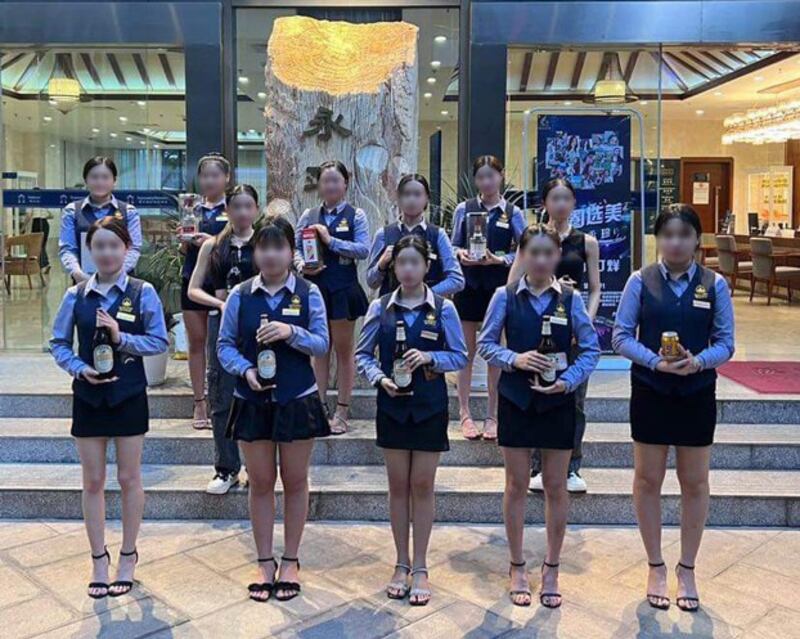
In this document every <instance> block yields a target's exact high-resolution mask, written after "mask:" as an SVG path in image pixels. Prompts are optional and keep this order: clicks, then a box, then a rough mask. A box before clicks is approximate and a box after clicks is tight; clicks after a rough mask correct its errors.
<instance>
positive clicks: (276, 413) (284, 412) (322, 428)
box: [226, 391, 331, 443]
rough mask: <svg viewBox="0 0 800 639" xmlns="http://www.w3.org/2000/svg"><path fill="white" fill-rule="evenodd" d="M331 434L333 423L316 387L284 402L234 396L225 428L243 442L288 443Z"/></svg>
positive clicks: (230, 435)
mask: <svg viewBox="0 0 800 639" xmlns="http://www.w3.org/2000/svg"><path fill="white" fill-rule="evenodd" d="M330 434H331V428H330V424H329V423H328V418H327V417H326V415H325V409H324V408H323V406H322V402H321V401H320V399H319V395H318V394H317V392H316V391H315V392H313V393H311V394H310V395H306V396H305V397H300V398H299V399H294V400H292V401H290V402H288V403H287V404H284V405H283V406H281V405H280V404H278V402H253V401H250V400H247V399H242V398H241V397H234V398H233V404H232V406H231V412H230V415H229V417H228V427H227V430H226V436H227V437H228V438H229V439H235V440H237V441H244V442H255V441H262V440H267V441H273V442H280V443H287V442H293V441H296V440H303V439H312V438H315V437H327V436H328V435H330Z"/></svg>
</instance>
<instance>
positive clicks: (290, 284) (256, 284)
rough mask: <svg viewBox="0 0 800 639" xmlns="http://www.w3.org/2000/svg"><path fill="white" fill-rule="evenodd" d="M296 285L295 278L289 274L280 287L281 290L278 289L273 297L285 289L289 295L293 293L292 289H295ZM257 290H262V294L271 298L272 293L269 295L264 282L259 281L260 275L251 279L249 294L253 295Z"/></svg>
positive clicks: (292, 274)
mask: <svg viewBox="0 0 800 639" xmlns="http://www.w3.org/2000/svg"><path fill="white" fill-rule="evenodd" d="M296 283H297V279H296V278H295V276H294V273H289V277H287V278H286V281H285V282H284V283H283V286H282V287H281V288H279V289H278V290H277V291H276V292H275V295H277V294H278V293H279V292H280V291H282V290H283V289H286V290H287V291H289V293H294V287H295V284H296ZM258 289H261V290H262V291H264V292H265V293H266V294H267V295H270V296H272V293H270V292H269V291H268V290H267V287H266V285H265V284H264V281H263V280H262V279H261V275H260V274H259V275H256V276H255V277H254V278H253V283H252V285H251V286H250V292H251V293H255V292H256V291H257V290H258Z"/></svg>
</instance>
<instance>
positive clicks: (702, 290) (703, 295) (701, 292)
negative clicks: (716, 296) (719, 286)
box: [694, 284, 708, 300]
mask: <svg viewBox="0 0 800 639" xmlns="http://www.w3.org/2000/svg"><path fill="white" fill-rule="evenodd" d="M694 299H696V300H707V299H708V291H707V290H706V287H705V286H703V285H702V284H698V285H697V288H695V289H694Z"/></svg>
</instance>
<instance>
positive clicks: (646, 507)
mask: <svg viewBox="0 0 800 639" xmlns="http://www.w3.org/2000/svg"><path fill="white" fill-rule="evenodd" d="M668 450H669V449H668V447H667V446H659V445H655V444H642V443H639V442H634V443H633V464H634V478H633V505H634V507H635V508H636V519H637V521H638V522H639V534H640V535H641V536H642V542H643V543H644V549H645V552H646V553H647V561H648V563H649V564H650V571H649V575H648V578H647V593H648V597H647V599H648V601H649V602H650V603H651V605H653V606H656V607H664V606H667V605H669V599H668V598H667V569H666V566H664V565H663V563H664V560H663V558H662V556H661V485H662V484H663V483H664V474H665V473H666V470H667V452H668Z"/></svg>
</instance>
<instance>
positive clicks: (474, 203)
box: [464, 197, 481, 213]
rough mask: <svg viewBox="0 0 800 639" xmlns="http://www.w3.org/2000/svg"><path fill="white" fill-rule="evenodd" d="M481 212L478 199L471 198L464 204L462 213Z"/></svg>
mask: <svg viewBox="0 0 800 639" xmlns="http://www.w3.org/2000/svg"><path fill="white" fill-rule="evenodd" d="M480 210H481V205H480V204H479V203H478V198H476V197H471V198H469V199H468V200H467V201H466V202H464V213H476V212H477V211H480Z"/></svg>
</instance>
